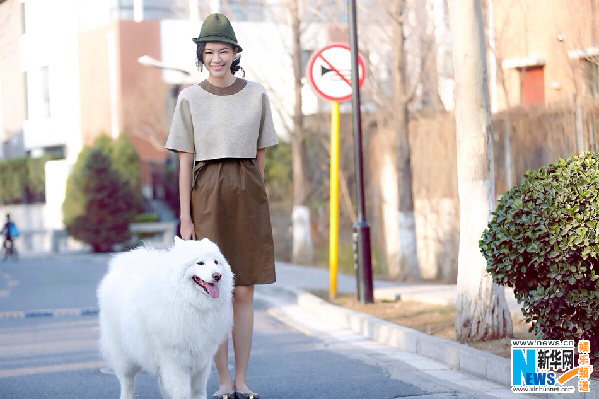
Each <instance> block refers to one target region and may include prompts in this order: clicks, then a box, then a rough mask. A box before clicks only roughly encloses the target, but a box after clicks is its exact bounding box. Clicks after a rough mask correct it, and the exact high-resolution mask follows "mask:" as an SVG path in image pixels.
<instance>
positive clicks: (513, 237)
mask: <svg viewBox="0 0 599 399" xmlns="http://www.w3.org/2000/svg"><path fill="white" fill-rule="evenodd" d="M492 216H493V218H492V220H491V222H490V223H489V225H488V228H487V230H485V232H484V233H483V235H482V239H481V241H480V248H481V252H482V253H483V255H484V256H485V258H486V259H487V271H488V272H490V273H491V275H492V276H493V279H494V281H495V282H496V283H499V284H503V285H507V286H510V287H513V289H514V293H515V295H516V298H517V299H518V302H519V303H520V304H521V305H522V312H523V314H524V316H525V318H526V321H529V322H532V328H531V330H532V331H534V332H535V333H536V335H537V336H538V337H539V338H541V339H575V340H577V339H589V340H590V341H591V342H594V343H597V342H599V341H598V340H597V339H598V338H599V320H598V319H599V283H598V279H599V275H598V274H599V154H595V153H584V154H580V155H573V156H571V157H570V158H568V159H567V160H564V159H560V160H559V161H558V162H556V163H553V164H550V165H547V166H544V167H542V168H540V169H538V170H535V171H528V172H526V174H525V176H524V178H523V179H522V181H521V182H520V184H519V185H518V186H515V187H513V188H512V189H510V190H509V191H508V192H507V193H506V194H505V195H504V196H503V197H502V198H501V200H500V201H499V203H498V205H497V209H496V210H495V212H493V215H492ZM595 345H596V344H595ZM591 350H593V352H594V356H593V357H594V358H595V359H596V356H597V355H598V354H599V347H598V346H595V347H594V348H591Z"/></svg>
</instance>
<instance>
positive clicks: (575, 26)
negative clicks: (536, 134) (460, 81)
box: [488, 0, 599, 110]
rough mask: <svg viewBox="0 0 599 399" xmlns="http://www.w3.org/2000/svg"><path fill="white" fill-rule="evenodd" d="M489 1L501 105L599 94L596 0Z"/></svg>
mask: <svg viewBox="0 0 599 399" xmlns="http://www.w3.org/2000/svg"><path fill="white" fill-rule="evenodd" d="M488 5H489V12H490V13H491V18H492V19H491V24H492V25H493V27H492V31H491V34H492V36H491V37H490V55H489V62H490V65H489V69H490V70H491V71H493V69H495V70H496V74H493V73H491V74H490V76H491V79H490V84H491V90H490V91H491V93H492V99H491V103H495V104H496V108H495V110H502V109H505V108H509V107H514V106H520V105H523V106H529V105H542V104H547V103H551V102H555V101H569V100H571V99H572V96H573V95H576V96H578V97H584V96H589V97H597V96H598V95H599V74H598V68H597V65H598V64H597V63H598V61H599V30H598V29H599V24H598V22H599V4H597V1H596V0H577V1H561V0H544V1H537V0H516V1H507V0H489V2H488ZM494 59H495V60H496V62H495V63H494V62H493V60H494Z"/></svg>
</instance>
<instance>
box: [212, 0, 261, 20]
mask: <svg viewBox="0 0 599 399" xmlns="http://www.w3.org/2000/svg"><path fill="white" fill-rule="evenodd" d="M264 7H265V5H264V4H262V2H261V1H260V0H226V1H224V2H223V12H224V13H225V14H227V15H230V16H231V20H232V21H265V20H266V19H267V18H266V12H265V9H264ZM266 7H268V6H266Z"/></svg>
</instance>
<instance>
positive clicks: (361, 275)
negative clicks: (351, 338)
mask: <svg viewBox="0 0 599 399" xmlns="http://www.w3.org/2000/svg"><path fill="white" fill-rule="evenodd" d="M348 14H349V44H350V50H351V55H352V75H351V79H352V88H353V93H352V108H353V125H354V161H355V163H356V183H357V192H358V220H357V221H356V223H354V226H353V227H354V234H353V239H354V267H355V268H356V272H357V280H358V299H359V300H360V302H361V303H373V302H374V299H373V289H372V265H371V255H370V227H369V226H368V222H367V221H366V217H365V212H364V174H363V167H362V115H361V110H360V86H359V79H360V76H359V75H360V73H359V69H358V33H357V19H356V1H355V0H349V3H348Z"/></svg>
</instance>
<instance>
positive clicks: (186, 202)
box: [179, 151, 196, 240]
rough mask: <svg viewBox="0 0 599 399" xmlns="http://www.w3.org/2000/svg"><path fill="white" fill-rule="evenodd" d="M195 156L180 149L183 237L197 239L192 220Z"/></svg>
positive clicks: (180, 206) (180, 197)
mask: <svg viewBox="0 0 599 399" xmlns="http://www.w3.org/2000/svg"><path fill="white" fill-rule="evenodd" d="M193 161H194V156H193V154H192V153H189V152H181V151H179V208H180V214H179V219H180V220H181V238H182V239H184V240H189V239H190V238H191V239H193V240H195V238H196V237H195V231H194V228H193V222H192V221H191V175H192V173H193Z"/></svg>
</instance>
